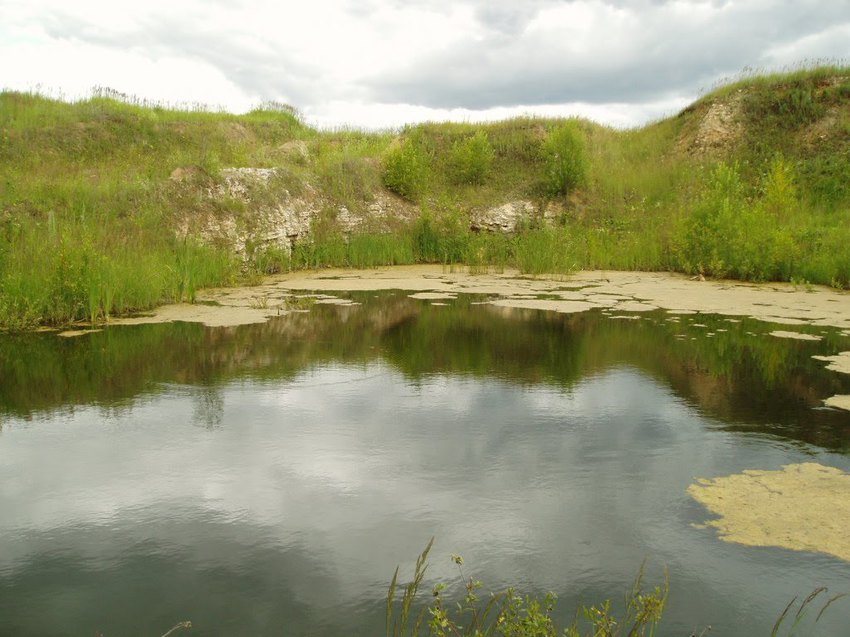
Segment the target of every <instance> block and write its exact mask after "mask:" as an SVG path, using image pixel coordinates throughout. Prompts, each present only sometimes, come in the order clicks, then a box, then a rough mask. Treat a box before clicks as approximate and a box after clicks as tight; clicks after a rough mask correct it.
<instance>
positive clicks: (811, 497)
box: [688, 462, 850, 561]
mask: <svg viewBox="0 0 850 637" xmlns="http://www.w3.org/2000/svg"><path fill="white" fill-rule="evenodd" d="M688 493H689V494H690V495H691V496H692V497H693V498H694V499H695V500H697V501H698V502H700V503H702V504H703V505H704V506H705V507H706V508H707V509H708V510H709V511H711V512H712V513H715V514H717V515H718V516H720V517H719V518H718V519H716V520H709V521H708V522H706V524H705V526H708V527H714V528H716V529H717V531H718V535H719V537H720V539H722V540H724V541H726V542H733V543H737V544H744V545H747V546H776V547H780V548H787V549H792V550H795V551H813V552H817V553H826V554H828V555H833V556H835V557H837V558H839V559H842V560H846V561H850V534H849V533H847V528H846V527H847V520H848V519H850V475H848V474H847V473H845V472H843V471H841V470H839V469H836V468H834V467H827V466H824V465H821V464H817V463H814V462H807V463H803V464H793V465H786V466H784V467H783V468H782V470H780V471H756V470H748V471H744V472H743V473H740V474H735V475H731V476H725V477H720V478H715V479H713V480H706V479H701V480H698V481H697V483H696V484H692V485H691V486H690V487H688Z"/></svg>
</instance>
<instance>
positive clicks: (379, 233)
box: [0, 67, 850, 329]
mask: <svg viewBox="0 0 850 637" xmlns="http://www.w3.org/2000/svg"><path fill="white" fill-rule="evenodd" d="M248 166H250V167H260V168H275V169H276V173H275V175H276V178H275V179H274V180H273V181H272V182H270V183H269V184H267V185H266V186H265V187H264V189H263V192H256V193H252V196H251V198H250V201H248V200H241V201H237V200H235V199H232V198H227V197H225V198H218V199H215V198H211V197H209V196H207V195H206V194H205V193H209V192H211V190H214V189H215V188H216V186H217V185H220V184H221V183H222V173H221V171H222V169H224V168H227V167H248ZM178 168H182V169H183V171H184V177H183V178H182V179H180V180H175V179H170V176H171V175H172V173H173V171H174V170H175V169H178ZM284 191H285V192H284ZM290 195H294V196H299V197H302V198H304V199H308V200H310V201H311V202H312V205H313V208H314V209H315V210H317V211H318V213H317V214H316V215H315V216H314V218H313V221H312V228H311V232H310V237H309V239H303V238H302V240H301V242H300V243H299V244H298V245H296V247H295V249H294V250H293V251H292V252H291V254H290V253H289V252H288V249H284V248H286V247H287V246H284V247H281V246H274V245H259V244H258V245H257V246H253V245H252V244H250V241H249V242H248V243H246V246H247V245H249V244H250V245H251V249H250V250H248V249H247V248H246V250H245V251H244V252H243V253H242V254H240V255H237V254H236V253H235V252H234V249H233V246H232V245H227V244H226V242H221V241H215V240H211V239H210V237H208V236H201V235H200V234H199V233H198V232H195V231H193V230H192V228H194V227H195V226H193V225H192V224H191V223H188V225H187V220H191V219H193V218H199V217H203V218H204V219H231V220H232V219H236V221H237V222H238V223H244V224H247V225H246V227H248V226H250V223H248V222H250V220H251V218H252V216H256V215H257V211H258V210H259V208H260V207H262V206H263V205H266V206H268V205H272V204H274V203H275V201H277V200H280V199H281V198H285V197H288V196H290ZM405 200H407V201H405ZM246 201H247V203H246ZM376 201H378V202H380V203H381V206H383V208H382V210H383V211H384V214H385V216H389V217H393V215H394V214H395V213H398V214H395V222H394V223H389V224H388V223H387V222H386V219H384V222H383V223H382V224H371V225H370V224H369V223H365V224H361V225H360V226H359V229H358V230H357V231H355V232H353V233H351V232H349V231H347V230H345V228H343V226H342V225H341V223H340V222H339V218H340V214H341V213H340V210H341V209H343V208H344V209H345V210H347V211H351V212H352V213H354V214H360V215H365V216H368V210H370V205H371V204H374V203H375V202H376ZM509 202H522V205H523V206H524V207H525V208H526V209H527V210H528V211H529V212H528V213H527V214H526V215H525V217H524V218H523V220H522V222H521V223H520V225H519V227H518V229H517V231H516V232H514V233H511V234H503V233H490V232H484V231H482V232H473V231H472V230H471V229H470V226H471V225H473V224H472V221H473V220H474V219H476V218H479V217H480V216H481V215H482V214H483V213H485V212H486V211H487V210H488V209H490V208H493V207H496V206H500V205H503V204H505V203H509ZM411 210H412V211H414V212H413V214H411V213H410V211H411ZM181 227H182V228H186V227H188V228H190V230H189V232H188V233H186V232H183V233H180V232H177V230H178V229H179V228H181ZM424 261H431V262H433V261H437V262H464V263H467V264H469V265H471V266H473V267H487V266H514V267H519V268H520V269H521V270H523V271H526V272H531V273H539V272H544V271H558V272H563V271H569V270H572V269H577V268H611V269H646V270H653V269H665V270H678V271H683V272H687V273H693V274H696V273H701V274H705V275H707V276H731V277H738V278H743V279H752V280H773V279H779V280H795V281H809V282H812V283H825V284H828V285H834V286H836V287H848V286H850V69H847V68H839V67H828V68H826V67H824V68H818V69H810V70H806V71H799V72H794V73H789V74H780V75H772V76H762V77H756V78H749V79H746V80H743V81H741V82H737V83H735V84H730V85H727V86H724V87H721V88H720V89H718V90H717V91H714V92H713V93H711V94H709V95H706V96H705V97H703V98H701V99H700V100H699V101H697V102H696V103H694V104H693V105H692V106H690V107H689V108H687V109H685V110H684V111H683V112H682V113H680V114H679V115H677V116H675V117H671V118H668V119H665V120H663V121H659V122H656V123H653V124H651V125H648V126H645V127H643V128H640V129H635V130H628V131H617V130H613V129H610V128H606V127H603V126H599V125H597V124H594V123H592V122H588V121H584V120H567V121H564V120H551V119H533V118H521V119H514V120H509V121H503V122H497V123H490V124H448V123H429V124H423V125H418V126H411V127H407V128H405V129H404V130H402V131H400V132H398V133H365V132H361V131H347V130H342V131H333V132H326V131H316V130H314V129H311V128H310V127H308V126H306V125H304V124H303V123H302V122H301V121H300V120H299V119H298V118H297V116H296V115H295V114H294V113H293V112H292V111H291V110H289V109H287V108H285V107H274V106H271V107H266V108H263V109H258V110H256V111H253V112H251V113H248V114H246V115H239V116H236V115H229V114H224V113H211V112H203V111H199V112H186V111H174V110H167V109H162V108H149V107H143V106H139V105H135V104H132V103H128V102H127V101H122V100H115V99H107V98H104V97H96V98H93V99H90V100H87V101H84V102H79V103H75V104H66V103H61V102H58V101H54V100H50V99H47V98H43V97H39V96H35V95H29V94H21V93H14V92H5V93H0V325H2V326H3V327H6V328H11V329H17V328H26V327H31V326H33V325H38V324H65V323H69V322H73V321H75V320H90V321H99V320H103V319H104V318H106V317H108V316H109V315H115V314H120V313H126V312H131V311H135V310H140V309H145V308H148V307H151V306H153V305H155V304H157V303H162V302H166V301H171V300H179V299H189V300H191V299H192V298H193V296H194V290H195V289H196V288H197V287H200V286H204V285H213V284H216V285H217V284H228V283H233V282H236V281H240V280H246V279H247V280H255V279H256V277H257V276H258V275H261V274H263V273H265V272H272V271H278V270H280V269H286V268H292V267H305V266H322V265H351V266H374V265H379V264H382V263H411V262H424Z"/></svg>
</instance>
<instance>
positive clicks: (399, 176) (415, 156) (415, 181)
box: [383, 138, 431, 201]
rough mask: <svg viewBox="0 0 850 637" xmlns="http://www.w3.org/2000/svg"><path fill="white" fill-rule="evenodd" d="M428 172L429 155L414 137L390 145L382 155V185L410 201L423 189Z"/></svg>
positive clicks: (415, 198) (418, 195)
mask: <svg viewBox="0 0 850 637" xmlns="http://www.w3.org/2000/svg"><path fill="white" fill-rule="evenodd" d="M430 172H431V161H430V157H429V156H428V153H427V152H426V151H425V149H424V148H423V147H422V145H421V144H420V143H419V141H418V140H417V139H415V138H408V139H405V140H404V141H403V142H401V143H400V144H398V145H395V146H393V147H391V148H390V149H389V150H388V151H387V153H386V155H385V156H384V174H383V181H384V186H386V187H387V188H388V189H389V190H392V191H393V192H394V193H396V194H397V195H400V196H402V197H404V198H405V199H409V200H410V201H416V200H418V199H419V197H420V196H421V195H422V193H423V192H424V191H425V188H426V187H427V185H428V180H429V177H430Z"/></svg>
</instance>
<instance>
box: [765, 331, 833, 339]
mask: <svg viewBox="0 0 850 637" xmlns="http://www.w3.org/2000/svg"><path fill="white" fill-rule="evenodd" d="M770 335H771V336H775V337H777V338H793V339H796V340H798V341H820V340H823V337H822V336H818V335H816V334H805V333H803V332H786V331H785V330H773V331H772V332H771V333H770Z"/></svg>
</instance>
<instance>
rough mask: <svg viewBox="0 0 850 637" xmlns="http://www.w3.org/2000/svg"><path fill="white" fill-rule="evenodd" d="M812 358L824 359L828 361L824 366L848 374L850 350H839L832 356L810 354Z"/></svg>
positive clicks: (849, 372) (849, 371)
mask: <svg viewBox="0 0 850 637" xmlns="http://www.w3.org/2000/svg"><path fill="white" fill-rule="evenodd" d="M812 358H814V359H816V360H819V361H826V362H827V363H829V365H827V366H826V368H827V369H830V370H832V371H834V372H841V373H842V374H850V352H841V353H840V354H836V355H834V356H812Z"/></svg>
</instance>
